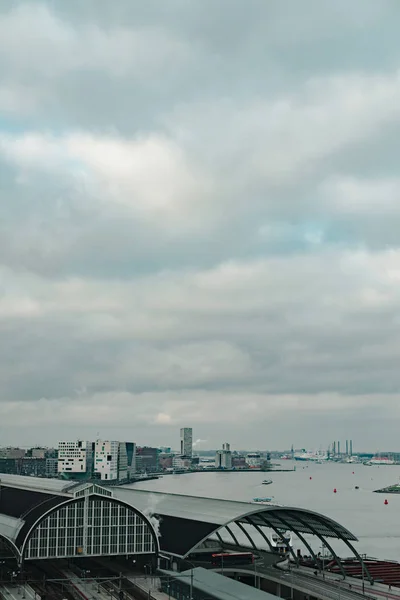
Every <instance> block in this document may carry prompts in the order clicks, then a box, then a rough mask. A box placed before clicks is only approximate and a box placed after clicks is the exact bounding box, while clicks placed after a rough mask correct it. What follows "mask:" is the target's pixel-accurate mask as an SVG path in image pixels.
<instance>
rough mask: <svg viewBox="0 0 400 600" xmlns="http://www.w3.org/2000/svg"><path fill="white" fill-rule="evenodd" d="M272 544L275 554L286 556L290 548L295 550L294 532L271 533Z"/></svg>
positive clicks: (283, 530) (278, 531)
mask: <svg viewBox="0 0 400 600" xmlns="http://www.w3.org/2000/svg"><path fill="white" fill-rule="evenodd" d="M270 542H271V546H272V548H273V550H274V552H279V554H286V553H287V552H289V551H290V548H293V537H292V532H291V531H287V530H286V529H277V531H273V532H272V533H271V535H270Z"/></svg>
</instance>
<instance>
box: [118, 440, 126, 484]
mask: <svg viewBox="0 0 400 600" xmlns="http://www.w3.org/2000/svg"><path fill="white" fill-rule="evenodd" d="M118 444H119V446H118V481H126V480H127V479H128V474H129V469H128V453H127V449H126V443H125V442H118Z"/></svg>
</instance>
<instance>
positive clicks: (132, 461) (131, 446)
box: [125, 442, 137, 477]
mask: <svg viewBox="0 0 400 600" xmlns="http://www.w3.org/2000/svg"><path fill="white" fill-rule="evenodd" d="M125 446H126V454H127V459H128V476H129V477H131V476H132V475H134V474H135V473H136V470H137V467H136V444H135V442H125Z"/></svg>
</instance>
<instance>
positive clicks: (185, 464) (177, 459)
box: [172, 455, 192, 471]
mask: <svg viewBox="0 0 400 600" xmlns="http://www.w3.org/2000/svg"><path fill="white" fill-rule="evenodd" d="M191 466H192V460H191V458H190V457H189V456H179V455H177V456H174V457H173V459H172V467H173V469H177V470H181V469H183V470H185V471H188V470H189V469H190V467H191Z"/></svg>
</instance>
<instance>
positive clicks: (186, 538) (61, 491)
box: [0, 474, 357, 558]
mask: <svg viewBox="0 0 400 600" xmlns="http://www.w3.org/2000/svg"><path fill="white" fill-rule="evenodd" d="M99 483H100V482H98V483H96V484H94V483H93V482H91V483H89V482H77V481H75V482H74V481H63V480H58V479H45V478H36V477H22V476H18V475H2V474H0V535H1V536H3V537H5V538H7V539H9V540H11V541H12V542H13V543H15V544H16V545H17V546H19V545H20V544H21V540H22V539H23V538H24V536H25V535H26V534H27V532H28V531H29V529H30V528H31V527H32V525H33V524H34V523H36V522H37V521H38V520H39V519H40V517H41V516H42V515H44V514H45V513H47V512H48V511H49V510H50V511H51V510H53V509H55V508H56V507H57V506H58V505H61V504H63V503H65V501H66V500H68V499H72V498H74V497H76V496H78V495H79V494H81V493H83V492H82V490H84V489H85V488H88V487H90V486H91V487H92V488H93V486H94V488H96V489H94V491H93V493H95V494H96V493H97V494H106V495H109V496H112V497H113V498H114V499H115V500H117V501H120V502H122V503H124V504H125V505H127V506H131V507H132V508H133V509H135V510H137V511H140V513H141V514H143V515H145V516H146V517H149V518H151V519H153V517H155V518H157V519H158V523H157V524H156V527H157V528H159V530H160V549H161V550H162V551H163V552H165V553H168V554H169V555H173V556H177V557H181V558H185V557H187V556H188V555H189V554H190V553H191V552H193V551H194V550H195V549H196V548H198V547H199V546H201V545H202V544H203V542H205V541H206V540H207V539H208V538H210V537H215V536H216V537H217V538H218V539H219V540H220V542H222V541H223V540H222V537H221V536H222V535H225V538H226V536H228V539H232V540H233V543H234V544H235V545H241V544H239V542H238V539H239V537H240V538H241V539H244V536H245V537H246V538H247V541H246V545H247V546H248V545H249V544H250V546H251V547H252V548H253V549H255V550H257V549H258V546H259V545H260V536H261V538H263V544H264V547H265V544H269V546H270V549H272V547H271V545H270V539H269V537H268V535H266V534H265V529H266V528H267V529H272V530H275V531H282V530H285V531H287V530H289V531H292V532H293V533H295V534H300V536H301V535H302V534H311V535H315V536H317V537H318V538H319V539H320V540H321V541H324V540H325V538H336V539H339V540H343V541H344V542H346V543H347V544H348V545H349V544H350V542H351V541H356V540H357V538H356V537H355V536H354V535H353V534H352V533H351V532H350V531H349V530H348V529H346V528H345V527H343V526H342V525H340V524H339V523H337V522H335V521H333V520H332V519H330V518H328V517H325V516H324V515H321V514H319V513H316V512H312V511H309V510H305V509H301V508H295V507H287V506H277V505H272V504H256V503H250V502H238V501H235V500H220V499H215V498H202V497H198V496H185V495H179V494H169V493H163V492H150V491H145V490H139V489H135V488H134V487H117V486H107V487H103V486H101V485H99ZM242 545H243V544H242ZM257 545H258V546H257Z"/></svg>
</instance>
